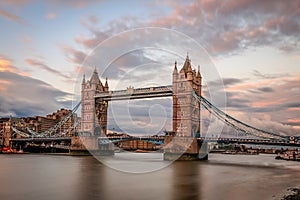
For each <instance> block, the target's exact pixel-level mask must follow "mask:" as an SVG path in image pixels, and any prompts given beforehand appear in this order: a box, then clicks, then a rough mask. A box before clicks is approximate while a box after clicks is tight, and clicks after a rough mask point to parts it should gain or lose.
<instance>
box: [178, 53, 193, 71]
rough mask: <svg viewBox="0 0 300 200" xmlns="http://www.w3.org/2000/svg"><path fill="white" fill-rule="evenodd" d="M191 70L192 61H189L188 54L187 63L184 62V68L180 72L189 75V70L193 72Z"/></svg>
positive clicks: (187, 56)
mask: <svg viewBox="0 0 300 200" xmlns="http://www.w3.org/2000/svg"><path fill="white" fill-rule="evenodd" d="M189 68H191V62H190V59H189V53H187V55H186V59H185V62H184V64H183V67H182V69H181V70H180V72H181V71H184V73H187V72H188V71H189V70H191V69H189Z"/></svg>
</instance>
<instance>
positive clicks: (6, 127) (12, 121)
mask: <svg viewBox="0 0 300 200" xmlns="http://www.w3.org/2000/svg"><path fill="white" fill-rule="evenodd" d="M71 112H72V110H67V109H64V108H61V109H60V110H57V111H56V112H53V113H52V114H48V115H46V116H45V117H44V116H34V117H22V118H15V117H10V118H0V138H1V139H0V142H1V143H0V145H3V146H9V140H10V139H11V138H20V137H22V136H21V135H19V134H16V133H14V132H13V130H12V129H11V127H12V126H13V127H14V128H16V129H18V130H19V131H21V132H23V133H26V134H29V135H31V133H30V132H29V131H28V129H30V130H32V131H34V132H37V133H42V132H44V131H47V130H48V129H49V128H51V127H53V126H54V125H55V124H57V123H58V122H59V121H61V120H62V119H63V118H64V117H66V116H67V115H68V114H69V113H71ZM79 120H80V119H79V118H78V117H77V114H75V113H74V114H73V116H72V117H71V118H70V119H69V120H68V121H67V122H66V123H65V124H63V125H62V126H61V127H60V128H59V129H58V130H56V131H55V132H54V133H53V134H66V135H68V136H71V135H74V133H75V132H76V131H77V129H74V128H73V127H72V126H74V124H75V123H76V122H78V121H79ZM27 128H28V129H27Z"/></svg>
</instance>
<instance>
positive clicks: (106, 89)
mask: <svg viewBox="0 0 300 200" xmlns="http://www.w3.org/2000/svg"><path fill="white" fill-rule="evenodd" d="M104 91H105V92H108V81H107V77H106V79H105V85H104Z"/></svg>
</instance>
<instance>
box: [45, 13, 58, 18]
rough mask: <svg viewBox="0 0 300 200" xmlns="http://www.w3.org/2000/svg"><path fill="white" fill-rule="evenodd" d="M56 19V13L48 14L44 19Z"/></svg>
mask: <svg viewBox="0 0 300 200" xmlns="http://www.w3.org/2000/svg"><path fill="white" fill-rule="evenodd" d="M56 17H57V14H56V13H53V12H50V13H47V14H46V19H49V20H52V19H55V18H56Z"/></svg>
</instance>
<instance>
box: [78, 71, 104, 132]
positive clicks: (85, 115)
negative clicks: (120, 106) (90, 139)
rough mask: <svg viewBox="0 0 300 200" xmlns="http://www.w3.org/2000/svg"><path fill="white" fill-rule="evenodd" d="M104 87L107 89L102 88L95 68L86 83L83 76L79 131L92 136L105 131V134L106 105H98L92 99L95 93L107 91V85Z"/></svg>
mask: <svg viewBox="0 0 300 200" xmlns="http://www.w3.org/2000/svg"><path fill="white" fill-rule="evenodd" d="M106 86H107V87H104V86H103V84H102V82H101V80H100V78H99V75H98V72H97V70H96V68H95V70H94V72H93V74H92V76H91V78H90V80H87V81H86V80H85V75H84V77H83V80H82V84H81V131H82V132H90V133H91V135H92V136H93V135H97V134H100V133H99V132H101V131H105V133H106V124H107V105H105V103H104V102H102V103H101V105H99V103H96V102H95V98H94V96H95V94H96V92H104V91H105V90H107V91H108V84H107V85H106ZM100 115H101V116H100ZM103 128H104V129H103ZM99 129H100V130H99Z"/></svg>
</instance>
